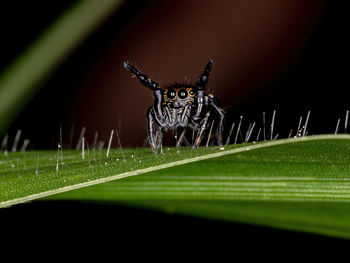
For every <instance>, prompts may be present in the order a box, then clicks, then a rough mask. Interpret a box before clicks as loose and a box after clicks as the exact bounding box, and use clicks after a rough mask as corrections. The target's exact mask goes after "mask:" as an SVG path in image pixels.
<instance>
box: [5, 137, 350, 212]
mask: <svg viewBox="0 0 350 263" xmlns="http://www.w3.org/2000/svg"><path fill="white" fill-rule="evenodd" d="M323 139H350V135H346V134H343V135H336V136H335V135H329V134H326V135H314V136H307V137H299V138H290V139H280V140H273V141H267V142H262V143H259V144H252V145H249V146H244V147H240V148H235V149H231V150H223V151H220V152H216V153H210V154H206V155H202V156H197V157H193V158H188V159H184V160H180V161H174V162H170V163H166V164H161V165H157V166H153V167H148V168H144V169H140V170H135V171H129V172H125V173H122V174H117V175H112V176H109V177H105V178H99V179H96V180H92V181H88V182H83V183H78V184H75V185H70V186H65V187H62V188H58V189H54V190H49V191H44V192H41V193H36V194H32V195H28V196H25V197H20V198H15V199H12V200H7V201H4V202H2V203H0V208H2V207H8V206H11V205H15V204H18V203H24V202H29V201H32V200H35V199H38V198H43V197H47V196H50V195H54V194H59V193H63V192H67V191H71V190H75V189H80V188H84V187H88V186H92V185H97V184H101V183H106V182H110V181H114V180H118V179H122V178H126V177H130V176H136V175H140V174H145V173H148V172H153V171H157V170H161V169H165V168H170V167H174V166H179V165H183V164H188V163H193V162H198V161H203V160H208V159H212V158H217V157H221V156H226V155H231V154H236V153H240V152H246V151H251V150H256V149H261V148H266V147H272V146H277V145H282V144H288V143H294V142H302V141H313V140H323ZM298 179H299V180H300V179H301V178H298ZM237 194H238V193H237ZM261 194H263V193H261ZM287 194H289V193H287ZM343 195H344V194H343ZM315 197H316V196H315ZM344 197H346V198H349V197H350V192H349V195H348V194H345V195H344ZM318 200H319V199H318Z"/></svg>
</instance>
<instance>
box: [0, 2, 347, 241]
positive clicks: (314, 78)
mask: <svg viewBox="0 0 350 263" xmlns="http://www.w3.org/2000/svg"><path fill="white" fill-rule="evenodd" d="M71 2H72V1H68V0H66V1H30V2H29V1H20V2H18V1H12V2H10V1H7V2H6V3H2V7H1V11H2V15H1V16H0V25H1V42H0V47H1V48H0V57H1V60H0V69H3V68H5V67H6V65H8V64H9V63H10V62H11V61H12V60H13V59H14V58H15V57H16V56H17V55H18V54H19V53H20V52H22V51H23V50H24V48H25V47H26V46H27V45H28V44H29V43H30V42H31V41H33V40H35V38H36V37H37V36H38V35H39V34H40V33H41V32H42V30H44V29H45V27H46V26H47V25H49V24H50V23H51V22H52V21H53V20H54V19H55V18H56V17H57V15H58V14H60V13H61V12H62V11H63V10H65V9H66V8H67V7H68V6H69V5H70V3H71ZM345 3H346V1H331V0H329V1H327V0H310V1H302V0H300V1H297V0H284V1H280V0H259V1H244V0H235V1H228V0H227V1H225V0H223V1H185V0H181V1H176V2H170V1H155V0H154V1H127V2H126V3H125V4H124V5H123V7H122V8H121V9H120V10H119V11H118V12H117V13H116V14H115V15H114V16H113V17H112V18H111V19H109V20H108V21H107V22H106V23H105V24H104V25H103V26H102V27H101V28H100V29H99V30H98V31H97V32H96V33H95V34H94V35H93V36H91V37H90V38H89V39H88V41H86V42H85V43H84V44H83V46H82V47H81V48H80V49H79V50H78V51H76V52H75V53H74V54H73V55H72V57H71V58H70V59H69V60H68V61H66V62H65V63H64V64H63V65H62V66H61V67H60V69H59V70H58V71H57V72H55V74H54V75H53V76H52V77H51V78H50V79H49V80H48V82H47V83H45V84H44V86H43V87H42V89H41V90H40V92H38V93H37V94H36V95H35V97H34V99H33V100H32V101H31V102H30V103H29V104H28V105H26V106H25V109H24V110H23V111H22V113H21V114H20V116H19V117H18V118H17V119H16V121H14V122H13V124H12V125H11V127H10V128H9V130H8V134H9V136H10V143H11V140H13V138H14V135H15V133H16V130H17V129H22V131H23V133H22V134H23V136H22V139H23V138H30V140H31V145H30V148H32V149H52V148H54V147H55V146H56V145H57V142H58V135H59V126H60V124H61V125H62V128H63V134H64V136H63V140H64V143H65V144H67V143H68V138H69V136H70V132H71V129H72V126H74V131H75V133H74V140H77V137H78V135H79V131H80V129H81V127H83V126H85V127H86V128H87V134H86V137H87V140H88V141H89V140H92V136H93V134H94V132H95V131H96V130H97V131H99V134H100V138H101V139H103V138H104V139H105V140H107V138H108V135H109V133H110V130H111V129H114V128H118V129H119V130H120V134H121V140H122V144H123V146H124V147H127V146H133V147H134V146H136V145H139V146H141V145H144V140H145V139H146V136H147V134H146V130H145V123H146V122H145V115H144V114H145V111H146V109H147V108H148V106H149V105H151V104H152V93H151V92H150V91H149V90H148V89H146V88H145V87H143V86H141V85H140V84H139V83H138V81H136V79H134V78H131V77H130V74H129V72H127V71H126V70H124V69H123V68H122V63H123V61H125V60H128V61H130V62H132V63H135V64H136V65H137V66H138V67H139V68H140V69H141V70H142V71H143V72H144V73H145V74H147V75H149V76H151V77H152V78H153V79H154V80H156V81H157V82H159V83H160V84H162V85H166V84H171V83H172V82H174V81H184V80H185V77H187V78H188V79H189V80H190V81H193V82H195V81H196V79H197V78H198V76H199V75H200V73H201V71H202V70H203V67H204V66H205V64H206V62H207V60H208V59H209V58H212V59H214V67H213V70H212V74H211V76H210V81H209V85H208V88H209V90H210V91H212V92H213V93H214V94H215V95H216V96H217V97H218V98H219V99H220V101H221V104H222V106H223V107H224V108H225V109H226V111H227V114H226V126H229V125H231V123H232V122H233V121H235V122H237V121H238V119H239V116H241V115H243V116H244V122H243V129H246V127H247V125H248V123H249V122H253V121H256V122H257V128H258V127H261V125H262V123H261V122H262V113H263V112H266V118H267V122H270V121H271V116H272V112H273V110H276V112H277V113H276V123H275V127H276V128H275V130H276V133H279V134H280V137H286V136H288V134H289V131H290V129H292V128H293V130H294V131H295V129H296V127H297V125H298V121H299V118H300V116H303V118H304V120H305V117H306V114H307V112H308V111H309V110H310V111H311V116H310V122H309V125H308V127H309V129H308V134H320V133H334V130H335V126H336V123H337V120H338V118H342V119H341V120H342V122H341V127H340V132H343V129H344V127H343V126H344V117H345V112H346V110H347V109H349V108H350V107H349V102H348V100H349V96H348V92H347V90H348V88H349V78H348V74H347V71H348V61H349V51H348V48H349V46H350V45H349V44H350V43H349V40H348V37H347V34H348V26H349V21H348V20H349V19H348V14H347V13H348V12H347V10H348V9H347V8H346V5H345ZM19 6H20V8H19ZM255 131H257V129H256V130H255ZM253 136H254V135H253ZM168 143H170V144H171V143H172V142H168ZM113 208H114V207H113ZM43 211H47V213H49V214H52V216H50V217H49V219H48V221H50V222H53V223H52V227H56V226H57V225H58V228H57V229H58V230H56V231H60V229H61V228H60V227H59V224H60V223H62V222H63V226H62V227H63V228H65V227H68V229H69V227H71V226H70V225H69V224H68V223H67V222H72V221H71V220H76V221H79V222H81V221H84V220H86V221H85V222H86V225H89V226H91V225H94V222H99V223H102V224H103V223H106V224H105V226H104V228H103V231H104V232H109V231H112V232H111V233H115V235H118V234H120V235H121V236H122V237H123V238H126V236H127V235H128V234H129V232H128V231H126V230H125V229H124V230H122V231H121V232H117V230H116V229H114V227H115V224H117V223H120V224H121V225H126V226H127V227H128V228H131V229H132V228H133V227H134V226H135V225H136V226H138V223H139V222H138V220H136V219H135V218H138V219H140V221H142V222H141V225H139V228H137V229H138V230H141V232H142V231H143V233H144V234H145V236H147V235H150V234H153V233H155V237H156V238H158V239H161V240H163V239H165V240H168V241H169V239H172V238H179V237H180V236H182V235H185V233H186V234H187V233H188V232H189V231H190V230H192V232H191V231H190V233H191V234H192V236H193V242H197V243H198V242H203V243H204V242H205V240H207V241H208V240H212V238H214V239H215V238H218V236H219V234H220V233H221V232H227V233H228V234H230V236H234V237H235V240H242V239H243V242H248V240H245V238H246V234H248V236H249V237H253V238H254V239H257V240H258V241H262V242H263V240H264V238H265V237H266V236H269V238H271V239H283V240H292V241H295V242H301V240H303V241H302V242H305V244H306V243H307V242H309V241H310V242H316V241H319V242H327V241H329V242H335V241H334V239H331V238H325V237H318V236H314V235H308V234H299V233H294V232H287V231H281V230H271V229H265V228H260V227H253V226H244V225H240V224H229V223H221V222H212V221H207V220H202V219H195V218H187V217H180V216H168V215H163V214H158V213H155V212H146V211H143V210H134V209H129V208H122V207H118V208H116V209H115V210H114V209H111V207H109V206H107V205H105V206H97V205H88V204H84V205H82V204H76V203H73V204H72V203H57V204H56V205H55V206H51V204H50V205H48V204H46V203H44V204H43V203H34V204H30V205H25V206H22V205H20V206H18V207H14V208H11V209H8V210H7V209H5V210H1V211H0V218H1V221H3V222H5V223H6V224H8V225H16V226H18V225H20V222H18V221H17V220H18V218H23V219H24V218H28V217H32V222H31V223H32V224H33V225H32V227H33V226H34V227H35V228H36V229H40V227H41V226H42V224H41V223H40V222H41V221H40V218H41V217H42V215H43ZM62 214H64V215H65V216H66V217H67V220H65V218H63V217H64V216H63V215H62ZM96 214H100V215H101V218H108V220H107V221H103V222H102V219H98V220H97V221H92V220H95V219H92V218H96ZM121 214H122V216H121ZM36 215H37V216H36ZM111 218H113V219H115V221H114V220H111ZM44 223H46V222H43V224H44ZM170 226H171V227H170ZM96 227H97V226H96ZM51 229H52V228H51ZM96 229H97V228H96ZM145 229H146V230H145ZM148 229H152V231H150V230H148ZM164 229H166V230H167V231H170V235H163V233H167V232H166V231H165V232H164V231H163V230H164ZM27 230H28V229H27ZM153 230H155V232H153ZM78 231H80V232H81V234H82V232H83V230H82V229H79V230H78ZM93 231H97V230H93ZM147 231H149V232H147ZM202 231H208V232H207V233H208V236H204V234H203V232H202ZM131 233H132V235H134V236H137V235H138V233H137V231H134V230H133V232H131ZM143 240H145V242H147V240H146V238H144V239H143ZM244 240H245V241H244ZM257 243H259V242H257Z"/></svg>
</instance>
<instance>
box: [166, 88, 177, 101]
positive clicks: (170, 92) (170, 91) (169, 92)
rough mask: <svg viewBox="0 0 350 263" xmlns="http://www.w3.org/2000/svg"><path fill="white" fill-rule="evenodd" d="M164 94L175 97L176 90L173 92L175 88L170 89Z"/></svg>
mask: <svg viewBox="0 0 350 263" xmlns="http://www.w3.org/2000/svg"><path fill="white" fill-rule="evenodd" d="M166 95H167V97H168V98H169V99H174V98H175V97H176V92H175V90H173V89H171V90H169V91H168V93H167V94H166Z"/></svg>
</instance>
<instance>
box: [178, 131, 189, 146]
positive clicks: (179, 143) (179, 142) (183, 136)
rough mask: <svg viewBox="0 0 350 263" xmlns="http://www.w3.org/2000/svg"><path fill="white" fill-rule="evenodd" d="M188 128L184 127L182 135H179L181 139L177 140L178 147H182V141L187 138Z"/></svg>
mask: <svg viewBox="0 0 350 263" xmlns="http://www.w3.org/2000/svg"><path fill="white" fill-rule="evenodd" d="M186 128H187V127H184V128H183V129H182V131H181V134H180V136H179V139H178V141H177V143H176V147H180V146H181V144H182V141H183V140H184V139H186V138H185V133H186Z"/></svg>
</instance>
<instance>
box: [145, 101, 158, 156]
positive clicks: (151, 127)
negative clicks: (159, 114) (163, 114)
mask: <svg viewBox="0 0 350 263" xmlns="http://www.w3.org/2000/svg"><path fill="white" fill-rule="evenodd" d="M147 131H148V140H149V144H150V145H151V148H152V151H153V152H154V153H157V144H156V135H155V121H154V118H153V114H152V107H151V108H149V109H148V112H147Z"/></svg>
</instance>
